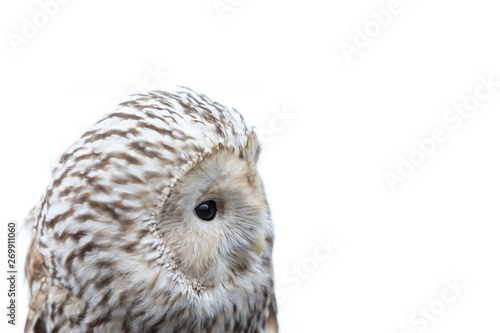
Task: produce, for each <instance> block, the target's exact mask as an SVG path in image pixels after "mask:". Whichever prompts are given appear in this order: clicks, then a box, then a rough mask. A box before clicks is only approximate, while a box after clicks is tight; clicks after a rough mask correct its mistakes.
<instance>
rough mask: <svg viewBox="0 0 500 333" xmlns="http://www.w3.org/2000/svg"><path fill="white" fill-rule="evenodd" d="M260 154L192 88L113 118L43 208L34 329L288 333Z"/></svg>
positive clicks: (82, 148)
mask: <svg viewBox="0 0 500 333" xmlns="http://www.w3.org/2000/svg"><path fill="white" fill-rule="evenodd" d="M260 151H261V148H260V145H259V142H258V139H257V136H256V134H255V132H254V130H253V129H252V128H251V127H249V126H248V125H246V123H245V121H244V120H243V118H242V116H241V115H240V114H239V113H238V112H237V111H236V110H235V109H233V108H230V107H226V106H223V105H221V104H219V103H217V102H214V101H212V100H210V99H209V98H208V97H206V96H205V95H202V94H197V93H195V92H194V91H192V90H190V89H188V88H184V87H180V88H177V89H175V90H173V91H171V92H163V91H152V92H149V93H146V94H139V95H134V96H132V97H131V99H130V100H129V101H126V102H123V103H121V104H120V105H119V106H118V108H117V109H116V110H115V111H114V112H113V113H110V114H108V115H106V116H105V117H103V118H101V119H100V120H99V121H98V122H97V123H96V124H95V125H94V126H93V127H91V128H90V129H89V130H88V131H87V132H86V133H84V134H83V135H82V136H81V138H80V139H79V140H78V141H77V142H76V143H75V144H74V145H72V146H71V147H70V148H69V149H68V150H67V151H66V152H65V153H64V154H63V155H62V156H61V158H60V160H59V162H58V163H57V165H56V166H55V168H54V171H53V174H52V176H51V179H50V182H49V185H48V187H47V190H46V193H45V194H44V195H43V197H42V199H41V201H40V203H39V204H38V205H37V206H36V207H35V208H34V209H33V210H32V212H31V214H30V216H31V223H32V224H33V230H34V232H33V241H32V243H31V246H30V249H29V251H28V255H27V258H26V268H25V270H26V276H27V280H28V284H29V288H30V293H31V298H30V305H29V307H30V308H29V314H28V318H27V321H26V326H25V332H176V333H178V332H277V331H278V324H277V319H276V314H277V305H276V299H275V295H274V287H273V264H272V249H273V241H274V232H273V225H272V220H271V213H270V209H269V205H268V202H267V199H266V195H265V192H264V188H263V184H262V181H261V178H260V177H259V174H258V171H257V160H258V158H259V153H260Z"/></svg>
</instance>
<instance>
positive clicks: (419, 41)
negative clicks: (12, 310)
mask: <svg viewBox="0 0 500 333" xmlns="http://www.w3.org/2000/svg"><path fill="white" fill-rule="evenodd" d="M48 2H50V1H49V0H41V1H40V2H39V1H34V0H27V1H9V2H7V1H2V3H1V5H0V6H1V7H0V22H1V23H0V26H1V30H2V31H1V42H0V47H1V51H2V52H1V57H2V58H1V60H2V61H1V62H0V77H1V79H0V84H1V87H0V91H1V93H0V97H1V113H2V114H1V118H0V126H1V128H0V144H1V155H0V156H1V163H0V168H1V172H0V177H1V178H0V181H1V183H0V186H1V191H0V196H1V197H0V204H1V207H0V221H1V223H2V230H1V233H3V234H5V232H6V226H5V225H6V223H7V221H9V220H17V221H20V222H19V225H20V224H21V221H22V219H23V218H24V217H25V215H26V214H27V212H28V211H29V209H30V208H31V207H32V206H33V205H34V204H35V203H36V202H37V200H38V198H39V197H40V196H41V195H42V193H43V189H44V187H45V185H46V184H47V182H48V179H49V175H50V168H51V164H52V163H53V162H54V161H55V160H56V159H57V157H58V156H59V155H60V154H61V153H62V152H63V151H64V150H65V149H66V148H67V147H68V146H69V145H70V144H72V143H73V142H74V141H75V140H76V139H77V138H78V137H79V136H80V135H81V134H82V133H83V132H84V131H85V130H86V128H88V127H90V126H91V125H92V124H93V123H94V122H95V121H96V120H97V119H99V118H100V117H101V116H102V115H104V114H106V113H108V112H110V111H112V106H113V105H115V104H116V102H117V100H119V99H121V96H123V95H127V94H128V93H130V92H131V91H132V90H136V89H140V88H141V86H142V85H143V82H144V80H149V81H148V82H150V83H151V82H153V81H152V80H150V78H149V79H148V75H150V74H149V71H151V70H157V71H160V72H162V74H161V75H160V76H159V80H157V81H155V82H153V83H154V84H153V88H155V89H168V87H169V86H171V85H185V86H189V87H191V88H193V89H195V90H197V91H199V92H202V93H205V94H207V95H208V96H210V97H211V98H213V99H215V100H217V101H219V102H221V103H223V104H227V105H230V106H233V107H235V108H236V109H238V110H239V111H240V112H241V113H242V114H243V115H244V117H245V118H246V120H247V122H249V123H251V124H253V125H256V126H258V127H259V128H261V129H264V130H263V131H262V130H261V133H264V132H265V133H266V135H267V137H266V140H265V141H266V143H265V145H264V153H263V155H262V159H261V163H260V168H261V173H262V176H263V178H264V182H265V186H266V190H267V193H268V199H269V201H270V204H271V208H272V211H273V215H274V220H275V231H276V235H277V236H276V244H275V252H274V260H275V271H276V281H277V288H278V289H279V292H280V295H281V296H280V308H279V321H280V325H281V331H282V332H354V333H357V332H385V333H386V332H394V333H401V332H408V333H413V332H494V331H498V330H499V329H500V322H499V321H498V316H499V314H500V282H499V281H500V269H499V268H498V266H499V253H500V241H499V240H498V239H499V234H498V231H499V228H498V224H499V217H500V212H499V210H498V198H499V194H500V193H499V190H498V188H499V182H500V173H499V170H500V159H499V158H498V155H499V152H498V146H499V140H500V131H499V130H498V124H499V121H500V114H499V112H498V109H499V107H500V96H499V95H500V86H496V87H493V88H492V89H491V90H492V91H491V92H490V93H489V95H488V96H487V98H483V100H481V101H479V103H478V105H477V107H476V108H475V110H474V111H472V112H470V114H469V115H470V116H468V118H464V119H463V121H462V122H461V123H460V125H458V120H456V118H455V121H454V122H450V121H449V120H448V121H447V120H445V118H443V117H444V116H445V115H446V114H448V113H447V112H450V111H447V110H448V109H450V108H453V106H454V105H455V104H458V105H460V104H462V103H463V102H464V100H466V101H468V102H470V103H471V105H473V104H474V101H477V99H475V97H474V95H475V93H476V91H477V89H479V90H478V91H479V92H480V93H482V95H481V96H485V94H486V93H487V92H488V90H487V88H485V87H484V86H481V81H480V79H479V77H481V76H482V77H483V78H485V79H486V78H488V77H489V76H490V79H491V80H493V81H495V82H499V81H500V70H499V67H500V40H499V35H498V31H500V20H499V17H498V13H499V8H498V4H496V3H495V2H494V1H491V0H475V1H451V0H447V1H445V0H437V1H430V0H414V1H410V0H401V1H400V2H399V5H398V4H397V3H395V4H391V2H390V1H389V0H378V1H352V0H338V1H335V2H333V1H330V2H327V1H308V2H306V1H300V2H299V1H264V0H243V1H237V0H222V1H217V2H214V1H213V0H204V1H165V0H162V1H141V2H139V1H123V0H121V1H117V0H114V1H77V0H74V1H68V2H67V3H65V4H62V0H61V4H59V5H58V8H55V7H54V6H52V7H50V6H49V7H50V10H49V11H52V13H51V14H52V17H49V18H48V19H47V20H46V22H45V21H44V17H45V18H46V17H47V15H46V14H43V13H44V12H43V9H42V7H44V6H43V5H41V3H42V4H43V3H48ZM214 4H218V5H219V6H221V8H222V6H224V5H226V6H228V7H226V8H225V10H226V11H224V12H220V11H221V10H224V9H220V10H219V12H218V11H217V9H216V8H215V7H214ZM45 7H46V6H45ZM388 8H389V9H391V10H392V11H393V13H392V14H390V15H391V17H390V19H389V18H388V17H387V15H385V16H384V15H383V14H384V13H387V12H384V10H387V9H388ZM395 8H396V9H395ZM45 10H46V11H47V10H48V9H45ZM372 11H374V12H375V13H379V15H378V17H379V20H381V22H382V23H383V25H385V26H381V23H377V21H376V20H375V17H376V16H377V15H376V14H375V15H373V14H371V12H372ZM389 13H390V12H389ZM44 15H45V16H44ZM389 21H390V22H389ZM27 22H28V23H27ZM30 22H31V23H32V24H36V25H38V26H39V27H36V25H35V28H36V30H35V31H33V29H32V30H31V31H30V30H29V28H28V27H27V25H29V24H31V23H30ZM365 29H368V30H369V34H370V35H371V37H370V36H368V37H367V36H363V35H364V33H363V32H361V33H360V31H363V30H365ZM370 29H371V30H370ZM30 32H31V34H30ZM347 44H349V45H351V50H352V48H354V47H356V52H357V53H354V54H351V56H347V57H346V54H345V53H344V52H343V51H342V48H344V49H346V47H348V46H346V45H347ZM365 44H366V45H365ZM356 45H357V46H356ZM165 73H168V74H165ZM478 87H479V88H478ZM490 88H491V87H490ZM473 106H474V105H473ZM283 113H287V114H292V115H293V117H292V116H289V117H290V118H287V119H285V120H286V121H283V120H281V118H279V117H278V118H277V114H279V115H283ZM448 115H449V114H448ZM455 116H456V115H455ZM453 125H455V127H456V128H453ZM265 129H267V131H266V130H265ZM435 129H438V130H439V129H440V130H441V131H443V132H444V133H445V135H446V140H445V141H444V142H442V143H435V144H434V148H433V149H431V148H432V145H431V144H429V145H428V146H427V147H428V149H429V150H432V151H431V152H430V153H429V152H428V156H427V155H425V157H423V156H424V155H423V154H424V153H423V152H420V153H419V151H421V150H419V148H418V146H417V144H416V143H415V140H420V141H424V142H428V141H425V140H429V139H430V138H432V132H433V131H434V130H435ZM410 156H413V158H414V161H419V162H422V163H421V165H419V166H416V167H415V168H414V170H413V173H412V174H411V175H408V174H409V173H411V172H410V171H408V168H409V167H408V166H406V169H404V168H403V167H401V166H400V163H402V162H400V159H399V158H400V157H401V158H403V159H406V160H408V159H409V158H410ZM418 157H420V159H421V160H418ZM422 158H423V160H422ZM415 159H416V160H415ZM398 167H399V168H400V169H401V170H403V169H404V170H403V171H402V172H405V171H406V172H407V174H405V177H402V178H401V179H400V180H404V182H399V183H397V184H396V185H395V189H394V191H392V190H391V187H390V186H389V184H388V182H387V180H386V177H385V175H386V173H387V172H392V173H394V174H395V175H397V174H398ZM410 168H411V167H410ZM401 170H400V171H401ZM2 237H3V238H2V239H1V240H2V251H1V257H0V258H1V260H0V267H1V268H2V272H5V271H6V267H5V265H6V261H7V257H6V250H5V245H6V239H5V236H4V235H3V236H2ZM332 240H333V242H334V243H335V244H337V243H338V244H340V245H339V246H338V248H335V249H332V250H331V251H330V253H329V252H327V251H326V250H325V249H323V248H321V247H320V246H321V244H322V243H325V242H329V241H330V242H331V241H332ZM18 243H19V244H18V245H19V246H21V247H23V246H26V241H25V240H24V239H23V233H21V236H20V238H19V240H18ZM21 256H22V254H19V257H21ZM19 259H21V258H19ZM19 278H20V279H21V277H19ZM0 281H2V284H1V285H0V295H1V297H0V302H1V305H0V309H3V310H1V311H0V312H1V313H0V321H1V324H0V327H2V329H1V330H2V332H5V330H4V329H3V327H6V326H7V324H6V322H7V318H6V309H5V307H6V302H7V298H6V292H7V286H5V285H4V283H5V281H6V280H5V278H4V273H1V274H0ZM446 281H449V282H446ZM449 283H458V284H459V285H460V286H465V287H466V290H463V291H455V292H456V293H455V294H454V293H453V292H452V291H451V290H449V287H447V284H449ZM26 288H27V286H26V283H25V282H24V281H22V280H20V281H19V282H18V291H19V293H20V295H19V296H18V307H19V309H18V321H19V322H18V325H17V328H16V330H12V327H10V325H8V326H9V327H8V332H11V331H12V332H21V331H22V327H23V325H24V319H23V317H24V316H25V315H26V310H25V308H26V306H27V301H26V299H27V295H26ZM457 295H458V296H457ZM443 300H446V303H445V302H444V301H443ZM429 307H430V310H429V313H430V315H429V317H427V318H428V319H423V318H425V317H423V316H422V315H420V314H419V312H418V311H426V310H425V309H427V308H429ZM4 313H5V314H4ZM430 318H432V319H430ZM412 320H413V321H412ZM415 320H418V321H417V323H418V324H417V323H416V322H415Z"/></svg>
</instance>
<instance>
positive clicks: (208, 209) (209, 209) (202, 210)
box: [194, 200, 217, 221]
mask: <svg viewBox="0 0 500 333" xmlns="http://www.w3.org/2000/svg"><path fill="white" fill-rule="evenodd" d="M194 212H195V213H196V215H198V217H199V218H200V219H202V220H204V221H212V220H213V219H214V218H215V214H216V213H217V204H216V203H215V201H213V200H208V201H204V202H202V203H201V204H199V205H198V206H197V207H196V208H195V209H194Z"/></svg>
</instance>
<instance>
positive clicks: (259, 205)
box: [159, 149, 271, 286]
mask: <svg viewBox="0 0 500 333" xmlns="http://www.w3.org/2000/svg"><path fill="white" fill-rule="evenodd" d="M256 160H257V156H256V155H252V156H247V157H246V158H242V157H239V156H237V155H236V154H235V153H234V151H230V150H227V149H222V150H219V151H217V152H215V153H214V154H212V155H209V156H208V157H206V158H204V159H203V160H202V161H201V162H199V163H198V164H197V165H196V166H195V167H194V168H193V169H191V170H190V171H189V172H188V173H186V174H185V175H184V176H183V177H182V178H181V179H180V180H179V181H178V182H177V183H176V185H175V187H174V190H173V191H172V193H171V194H170V196H169V198H168V199H167V201H166V203H165V205H164V207H163V210H162V212H161V215H160V218H159V230H160V233H161V234H163V235H165V238H166V243H167V246H168V247H169V248H170V249H171V250H172V252H173V257H174V258H176V264H177V266H178V267H179V268H180V270H181V271H182V272H183V273H184V274H185V275H186V276H188V277H189V278H192V279H196V280H199V281H200V282H201V283H202V284H204V285H207V286H209V285H214V284H217V283H220V282H224V281H226V280H228V279H230V278H231V276H233V275H234V274H235V273H236V274H239V275H242V274H245V271H246V270H247V269H248V268H249V266H250V265H252V264H254V263H255V261H257V260H258V256H259V255H260V254H261V251H262V247H263V246H264V239H265V238H266V237H267V236H269V235H270V233H271V221H270V216H269V208H268V204H267V201H266V198H265V194H264V191H263V186H262V182H261V180H260V177H259V175H258V173H257V171H256V168H255V162H256Z"/></svg>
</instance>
